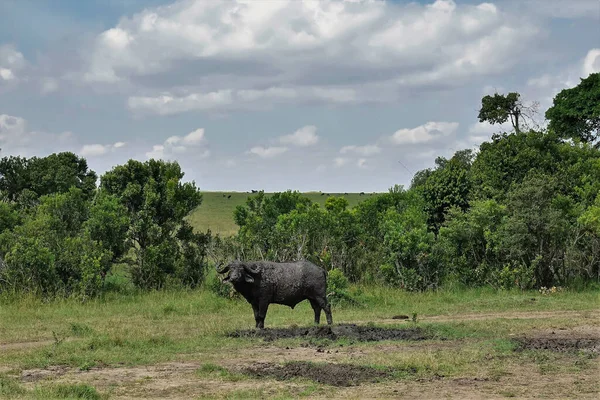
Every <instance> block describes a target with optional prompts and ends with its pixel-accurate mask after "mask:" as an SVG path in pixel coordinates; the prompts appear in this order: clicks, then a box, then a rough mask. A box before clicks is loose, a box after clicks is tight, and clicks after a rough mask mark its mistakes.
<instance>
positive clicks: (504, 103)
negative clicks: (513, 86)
mask: <svg viewBox="0 0 600 400" xmlns="http://www.w3.org/2000/svg"><path fill="white" fill-rule="evenodd" d="M520 97H521V95H520V94H519V93H516V92H511V93H509V94H507V95H502V94H499V93H494V95H493V96H490V95H488V96H485V97H483V98H482V99H481V108H480V109H479V115H478V118H479V122H489V123H490V124H492V125H494V124H503V123H505V122H506V121H508V119H509V118H510V120H511V123H512V125H513V127H514V128H515V131H516V132H519V117H520V115H521V113H522V111H521V108H522V104H521V102H520V100H519V98H520Z"/></svg>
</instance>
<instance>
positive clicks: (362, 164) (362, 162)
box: [356, 158, 367, 168]
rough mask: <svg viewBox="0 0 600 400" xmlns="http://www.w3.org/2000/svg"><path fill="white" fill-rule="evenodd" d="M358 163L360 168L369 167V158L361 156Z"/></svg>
mask: <svg viewBox="0 0 600 400" xmlns="http://www.w3.org/2000/svg"><path fill="white" fill-rule="evenodd" d="M356 165H358V168H367V159H366V158H359V159H358V161H357V162H356Z"/></svg>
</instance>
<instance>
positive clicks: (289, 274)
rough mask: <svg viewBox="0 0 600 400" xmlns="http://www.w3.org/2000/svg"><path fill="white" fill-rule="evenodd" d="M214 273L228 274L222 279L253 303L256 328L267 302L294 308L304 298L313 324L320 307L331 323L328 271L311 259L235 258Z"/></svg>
mask: <svg viewBox="0 0 600 400" xmlns="http://www.w3.org/2000/svg"><path fill="white" fill-rule="evenodd" d="M217 272H218V273H219V274H224V273H228V274H227V276H226V277H225V279H223V281H224V282H230V283H231V284H233V287H234V288H235V290H237V291H238V292H239V293H240V294H241V295H242V296H244V298H245V299H246V300H247V301H248V303H250V304H251V305H252V309H253V310H254V320H255V321H256V327H257V328H259V329H263V328H264V327H265V317H266V315H267V309H268V308H269V304H271V303H274V304H282V305H286V306H289V307H291V308H292V309H293V308H294V307H295V306H296V305H297V304H298V303H300V302H301V301H304V300H308V301H310V305H311V306H312V308H313V310H314V312H315V324H319V323H320V320H321V310H324V311H325V315H326V317H327V324H329V325H331V324H332V323H333V320H332V317H331V307H330V306H329V303H328V302H327V273H326V272H325V270H323V269H322V268H320V267H318V266H316V265H315V264H313V263H311V262H308V261H296V262H288V263H275V262H268V261H257V262H252V261H249V262H242V261H234V262H232V263H230V264H228V265H226V266H225V267H224V268H222V269H220V270H219V269H217Z"/></svg>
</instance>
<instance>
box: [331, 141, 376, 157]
mask: <svg viewBox="0 0 600 400" xmlns="http://www.w3.org/2000/svg"><path fill="white" fill-rule="evenodd" d="M340 153H341V154H346V153H355V154H359V155H362V156H372V155H375V154H379V153H381V147H379V146H378V145H376V144H368V145H365V146H355V145H352V146H344V147H342V148H341V149H340Z"/></svg>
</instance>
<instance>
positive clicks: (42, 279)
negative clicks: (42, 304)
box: [0, 187, 112, 298]
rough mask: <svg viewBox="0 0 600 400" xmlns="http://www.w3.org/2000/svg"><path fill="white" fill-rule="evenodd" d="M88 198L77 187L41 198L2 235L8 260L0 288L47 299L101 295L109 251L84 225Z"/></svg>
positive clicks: (1, 241)
mask: <svg viewBox="0 0 600 400" xmlns="http://www.w3.org/2000/svg"><path fill="white" fill-rule="evenodd" d="M88 215H89V201H88V200H86V198H85V194H84V193H83V191H82V190H81V189H78V188H75V187H72V188H71V189H70V190H69V191H68V192H66V193H57V194H52V195H46V196H42V197H41V198H40V204H39V206H37V207H35V208H34V209H33V210H32V211H31V212H30V213H28V214H27V215H26V216H25V220H24V222H23V224H21V225H18V226H16V227H14V229H13V230H11V231H8V230H7V231H5V232H3V233H2V235H0V247H1V249H2V255H3V256H4V259H5V261H6V265H5V266H4V268H2V269H1V270H0V290H2V289H9V288H10V289H11V290H13V291H15V292H26V291H27V292H33V293H35V294H39V295H43V296H45V297H55V296H59V295H64V296H71V295H77V296H81V297H83V298H88V297H93V296H95V295H97V294H98V293H100V290H101V289H102V283H103V280H104V277H105V276H106V273H107V272H108V271H109V269H110V267H111V258H112V254H111V252H110V250H108V249H106V248H105V247H103V246H102V244H101V243H99V242H97V241H95V240H93V239H92V238H91V237H90V235H89V232H88V231H87V230H86V229H85V228H84V223H85V220H86V219H87V217H88Z"/></svg>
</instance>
